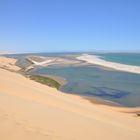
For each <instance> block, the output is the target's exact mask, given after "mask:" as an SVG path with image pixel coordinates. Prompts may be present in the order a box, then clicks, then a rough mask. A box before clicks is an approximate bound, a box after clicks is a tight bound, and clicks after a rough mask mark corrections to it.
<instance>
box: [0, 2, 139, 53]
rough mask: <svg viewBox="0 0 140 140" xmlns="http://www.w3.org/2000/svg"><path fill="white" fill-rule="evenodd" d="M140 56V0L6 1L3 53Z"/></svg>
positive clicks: (1, 13)
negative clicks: (124, 53) (131, 53)
mask: <svg viewBox="0 0 140 140" xmlns="http://www.w3.org/2000/svg"><path fill="white" fill-rule="evenodd" d="M98 50H109V51H113V50H114V51H129V50H134V51H135V50H139V51H140V0H0V51H14V52H15V51H17V52H28V51H29V52H32V51H33V52H43V51H45V52H53V51H55V52H57V51H59V52H60V51H98Z"/></svg>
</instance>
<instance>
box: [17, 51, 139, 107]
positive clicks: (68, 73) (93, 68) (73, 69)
mask: <svg viewBox="0 0 140 140" xmlns="http://www.w3.org/2000/svg"><path fill="white" fill-rule="evenodd" d="M32 55H34V54H32ZM35 55H39V56H50V57H61V58H69V59H72V58H74V57H75V56H77V55H81V53H59V54H48V53H41V54H35ZM94 55H95V53H94ZM96 55H98V56H100V58H102V59H104V60H106V61H111V62H117V63H122V64H127V65H135V66H140V54H136V53H102V54H101V53H98V54H96ZM19 56H20V55H19ZM19 56H17V55H16V57H19ZM25 56H26V55H23V56H22V57H25ZM30 74H33V75H54V76H59V77H63V78H64V79H65V80H66V81H67V82H66V84H65V85H63V86H62V87H61V88H60V90H61V91H63V92H66V93H68V94H77V95H81V96H87V97H99V98H101V99H103V100H108V101H111V102H114V103H116V104H119V105H122V106H127V107H136V106H140V74H135V73H129V72H123V71H117V70H111V69H107V68H103V67H101V66H97V65H90V64H87V65H51V66H48V67H37V68H35V69H34V70H32V71H30Z"/></svg>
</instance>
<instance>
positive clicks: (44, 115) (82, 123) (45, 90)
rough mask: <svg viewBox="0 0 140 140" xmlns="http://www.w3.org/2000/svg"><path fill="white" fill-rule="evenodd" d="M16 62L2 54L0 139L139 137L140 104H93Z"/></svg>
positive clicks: (113, 139) (127, 139)
mask: <svg viewBox="0 0 140 140" xmlns="http://www.w3.org/2000/svg"><path fill="white" fill-rule="evenodd" d="M15 63H16V59H12V58H5V57H0V102H1V104H0V123H1V125H0V139H3V140H19V139H20V140H22V139H23V140H25V139H26V140H93V139H94V140H102V139H105V140H106V139H107V140H132V139H134V140H139V139H140V117H138V116H137V115H136V113H135V112H138V111H139V110H140V109H139V108H123V107H113V106H107V105H102V104H94V103H91V102H90V101H88V100H86V99H83V98H82V97H80V96H77V95H69V94H65V93H63V92H60V91H58V90H57V89H55V88H51V87H49V86H46V85H43V84H40V83H37V82H35V81H33V80H30V79H28V78H26V77H24V76H23V75H21V74H19V73H18V71H19V70H20V68H19V67H17V66H16V65H15ZM126 112H127V113H126Z"/></svg>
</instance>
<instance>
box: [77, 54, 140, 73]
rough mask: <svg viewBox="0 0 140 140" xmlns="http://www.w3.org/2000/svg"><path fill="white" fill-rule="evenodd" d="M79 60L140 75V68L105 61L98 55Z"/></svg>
mask: <svg viewBox="0 0 140 140" xmlns="http://www.w3.org/2000/svg"><path fill="white" fill-rule="evenodd" d="M77 59H78V60H82V61H85V62H87V63H89V64H95V65H100V66H103V67H106V68H110V69H114V70H119V71H125V72H131V73H137V74H140V67H139V66H130V65H126V64H120V63H115V62H109V61H105V60H103V59H101V58H100V57H98V56H96V55H88V54H83V55H81V56H78V57H77Z"/></svg>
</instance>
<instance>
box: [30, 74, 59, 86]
mask: <svg viewBox="0 0 140 140" xmlns="http://www.w3.org/2000/svg"><path fill="white" fill-rule="evenodd" d="M29 78H30V79H31V80H34V81H36V82H39V83H41V84H44V85H48V86H50V87H53V88H56V89H59V88H60V87H61V84H60V83H58V82H57V81H55V80H53V79H51V78H49V77H43V76H39V75H30V76H29Z"/></svg>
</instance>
